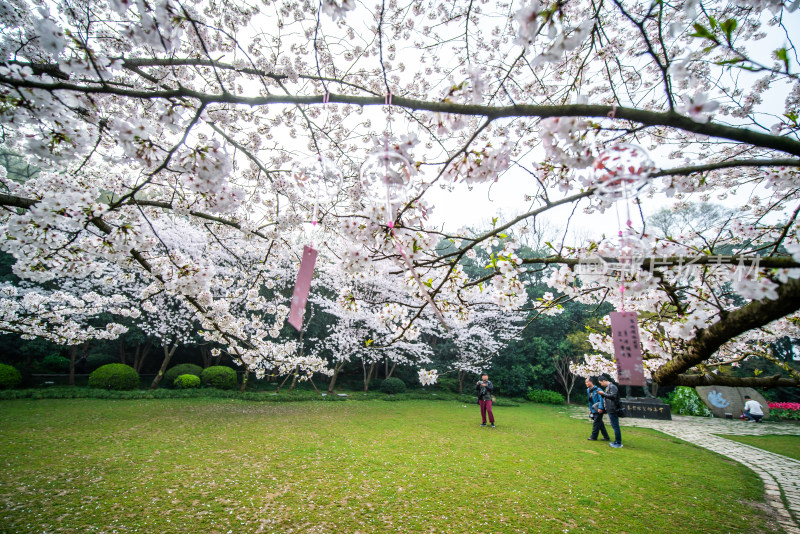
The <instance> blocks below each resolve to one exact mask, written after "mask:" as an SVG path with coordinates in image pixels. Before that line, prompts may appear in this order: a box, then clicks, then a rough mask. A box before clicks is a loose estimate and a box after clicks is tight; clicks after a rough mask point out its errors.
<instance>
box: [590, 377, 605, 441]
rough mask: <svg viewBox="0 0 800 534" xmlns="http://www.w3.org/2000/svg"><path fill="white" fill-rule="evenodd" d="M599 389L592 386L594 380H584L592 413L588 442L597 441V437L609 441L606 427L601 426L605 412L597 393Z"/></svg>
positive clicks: (601, 399) (601, 398)
mask: <svg viewBox="0 0 800 534" xmlns="http://www.w3.org/2000/svg"><path fill="white" fill-rule="evenodd" d="M598 391H600V388H599V387H597V386H596V385H595V384H594V379H593V378H591V377H589V378H587V379H586V395H587V396H588V397H589V410H590V411H591V413H592V435H591V436H589V441H597V435H598V434H602V435H603V441H611V439H610V438H609V437H608V431H607V430H606V425H604V424H603V413H604V412H605V404H604V403H603V397H602V395H600V393H598Z"/></svg>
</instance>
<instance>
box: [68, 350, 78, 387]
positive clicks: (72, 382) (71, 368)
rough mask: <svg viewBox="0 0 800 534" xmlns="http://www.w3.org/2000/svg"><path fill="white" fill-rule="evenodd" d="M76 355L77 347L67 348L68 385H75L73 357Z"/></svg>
mask: <svg viewBox="0 0 800 534" xmlns="http://www.w3.org/2000/svg"><path fill="white" fill-rule="evenodd" d="M77 355H78V346H77V345H72V346H71V347H70V348H69V385H70V386H74V385H75V357H76V356H77Z"/></svg>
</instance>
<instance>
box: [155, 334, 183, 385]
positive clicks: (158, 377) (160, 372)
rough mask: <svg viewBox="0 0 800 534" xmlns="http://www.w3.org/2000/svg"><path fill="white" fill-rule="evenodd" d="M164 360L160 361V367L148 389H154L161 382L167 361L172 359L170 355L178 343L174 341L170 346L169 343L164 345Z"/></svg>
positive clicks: (173, 352)
mask: <svg viewBox="0 0 800 534" xmlns="http://www.w3.org/2000/svg"><path fill="white" fill-rule="evenodd" d="M163 348H164V361H163V362H161V368H160V369H159V370H158V374H157V375H156V377H155V378H154V379H153V383H152V384H150V389H156V388H157V387H158V383H159V382H161V378H162V377H163V376H164V372H165V371H166V370H167V366H168V365H169V361H170V360H171V359H172V355H173V354H175V351H176V350H177V349H178V343H177V342H176V343H175V344H174V345H172V348H170V347H169V345H164V347H163Z"/></svg>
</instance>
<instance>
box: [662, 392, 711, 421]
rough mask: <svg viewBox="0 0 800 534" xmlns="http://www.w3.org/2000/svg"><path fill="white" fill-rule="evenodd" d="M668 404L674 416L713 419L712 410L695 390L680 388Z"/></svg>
mask: <svg viewBox="0 0 800 534" xmlns="http://www.w3.org/2000/svg"><path fill="white" fill-rule="evenodd" d="M667 404H669V405H670V408H672V413H673V414H680V415H698V416H701V417H713V414H712V413H711V410H709V409H708V407H707V406H706V405H705V404H704V403H703V401H702V400H701V399H700V396H699V395H698V394H697V391H695V389H694V388H690V387H686V386H678V387H676V388H675V391H673V392H672V393H670V394H669V397H667Z"/></svg>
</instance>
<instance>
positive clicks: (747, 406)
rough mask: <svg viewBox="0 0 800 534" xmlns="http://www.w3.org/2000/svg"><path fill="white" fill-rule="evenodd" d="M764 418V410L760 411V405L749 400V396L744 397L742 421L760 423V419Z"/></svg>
mask: <svg viewBox="0 0 800 534" xmlns="http://www.w3.org/2000/svg"><path fill="white" fill-rule="evenodd" d="M763 418H764V410H762V409H761V405H760V404H759V403H758V402H757V401H754V400H753V399H751V398H750V396H749V395H745V396H744V420H745V421H755V422H756V423H760V422H761V419H763Z"/></svg>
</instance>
